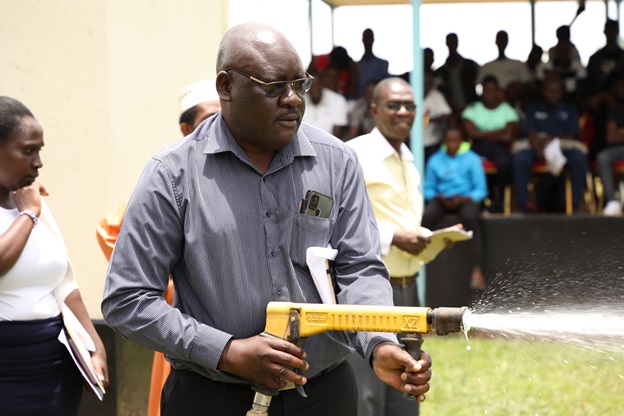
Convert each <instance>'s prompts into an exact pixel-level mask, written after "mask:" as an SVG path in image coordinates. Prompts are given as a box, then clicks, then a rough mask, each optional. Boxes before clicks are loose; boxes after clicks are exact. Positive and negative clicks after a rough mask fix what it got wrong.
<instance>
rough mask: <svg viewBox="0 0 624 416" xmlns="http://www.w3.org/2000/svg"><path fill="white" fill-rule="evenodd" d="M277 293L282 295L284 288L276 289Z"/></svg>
mask: <svg viewBox="0 0 624 416" xmlns="http://www.w3.org/2000/svg"><path fill="white" fill-rule="evenodd" d="M275 293H277V294H278V295H280V296H282V293H283V292H282V289H277V290H276V291H275Z"/></svg>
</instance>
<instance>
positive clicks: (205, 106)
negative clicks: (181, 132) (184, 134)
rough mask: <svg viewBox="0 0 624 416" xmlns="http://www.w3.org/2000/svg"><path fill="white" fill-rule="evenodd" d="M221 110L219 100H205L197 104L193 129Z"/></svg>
mask: <svg viewBox="0 0 624 416" xmlns="http://www.w3.org/2000/svg"><path fill="white" fill-rule="evenodd" d="M219 111H221V106H220V104H219V102H218V101H217V102H203V103H199V104H197V113H195V119H194V120H193V126H192V127H193V130H195V129H196V128H197V126H199V125H200V124H201V123H202V121H204V120H206V119H207V118H208V117H210V116H211V115H213V114H216V113H218V112H219Z"/></svg>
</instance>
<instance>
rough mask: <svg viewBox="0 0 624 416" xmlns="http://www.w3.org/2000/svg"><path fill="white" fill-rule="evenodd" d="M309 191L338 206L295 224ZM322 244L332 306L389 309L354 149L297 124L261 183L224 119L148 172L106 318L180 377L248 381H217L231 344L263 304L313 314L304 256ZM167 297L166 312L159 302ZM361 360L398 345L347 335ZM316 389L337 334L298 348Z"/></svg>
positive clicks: (124, 235) (259, 321) (171, 150)
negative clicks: (300, 307)
mask: <svg viewBox="0 0 624 416" xmlns="http://www.w3.org/2000/svg"><path fill="white" fill-rule="evenodd" d="M308 190H315V191H318V192H320V193H322V194H325V195H328V196H330V197H331V198H333V200H334V206H333V209H332V210H331V213H330V216H329V218H318V217H312V216H307V215H304V214H299V213H298V206H299V202H300V201H301V199H302V198H303V197H304V196H305V194H306V192H307V191H308ZM328 244H331V246H332V247H334V248H336V249H337V250H338V255H337V257H336V263H335V267H336V276H337V278H336V281H337V284H338V287H339V293H338V295H337V298H338V302H339V303H341V304H370V305H392V289H391V287H390V284H389V281H388V274H387V271H386V268H385V266H384V264H383V262H382V260H381V254H380V249H379V233H378V230H377V225H376V223H375V218H374V214H373V210H372V208H371V205H370V201H369V200H368V196H367V193H366V187H365V184H364V179H363V175H362V172H361V168H360V166H359V164H358V161H357V157H356V156H355V153H354V152H353V150H352V149H350V148H349V147H347V146H346V145H344V144H343V143H342V142H341V141H340V140H338V139H336V138H334V137H333V136H331V135H329V134H327V133H324V132H322V131H320V130H318V129H316V128H314V127H311V126H309V125H306V124H302V125H301V128H300V129H299V131H298V133H297V135H296V136H295V138H294V140H293V141H292V142H291V143H290V144H289V145H288V146H286V147H285V148H283V149H282V150H280V151H279V152H278V153H277V154H276V155H275V157H274V158H273V161H272V163H271V165H270V167H269V169H268V171H267V172H266V174H264V175H262V174H260V173H259V172H258V170H257V169H256V168H255V166H254V165H253V164H252V163H251V162H250V161H249V159H248V158H247V156H246V155H245V153H244V152H243V151H242V150H241V148H240V147H239V146H238V144H237V143H236V141H235V140H234V138H233V137H232V135H231V133H230V132H229V130H228V128H227V126H226V124H225V122H224V121H223V119H222V117H221V114H217V115H215V116H213V117H211V118H209V119H208V120H206V121H205V122H204V123H203V124H202V125H201V126H200V127H198V128H197V130H195V132H194V133H193V134H191V135H190V136H188V137H185V138H184V139H182V140H180V141H178V142H175V143H173V144H171V145H170V146H169V147H167V148H166V149H164V150H163V151H161V152H160V153H158V154H157V155H156V156H154V157H153V158H152V159H151V160H150V161H149V162H148V164H147V166H146V167H145V170H144V171H143V174H142V175H141V178H140V179H139V182H138V184H137V186H136V188H135V190H134V192H133V195H132V197H131V198H130V201H129V203H128V208H127V211H126V214H125V217H124V219H123V224H122V227H121V232H120V234H119V237H118V239H117V242H116V245H115V250H114V252H113V255H112V258H111V262H110V266H109V270H108V276H107V280H106V286H105V290H104V299H103V302H102V311H103V313H104V318H105V319H106V321H107V322H108V324H109V325H111V326H112V327H113V328H115V329H116V330H117V331H119V332H120V333H121V334H122V335H124V336H125V337H127V338H128V339H130V340H132V341H134V342H136V343H137V344H140V345H142V346H144V347H147V348H150V349H153V350H157V351H161V352H164V353H165V354H166V355H167V356H168V357H169V359H170V361H171V364H172V366H173V367H174V368H176V369H180V370H181V369H190V370H192V371H195V372H197V373H199V374H202V375H204V376H207V377H210V378H212V379H214V380H219V381H225V382H235V383H236V382H238V383H240V382H244V380H241V379H240V378H238V377H235V376H232V375H231V374H227V373H223V372H220V371H218V370H217V369H216V368H217V364H218V362H219V358H220V356H221V353H222V351H223V348H224V347H225V345H226V344H227V342H228V341H229V340H230V339H231V338H247V337H251V336H254V335H257V334H259V333H261V332H262V331H263V330H264V325H265V318H266V306H267V303H268V302H269V301H289V302H307V303H320V302H321V300H320V296H319V294H318V292H317V290H316V289H315V286H314V284H313V281H312V278H311V276H310V272H309V269H308V267H307V266H306V249H307V248H308V247H312V246H318V247H326V246H327V245H328ZM169 275H171V276H172V278H173V282H174V285H175V297H174V302H173V306H174V307H173V308H172V307H170V306H169V305H167V303H166V301H165V299H164V298H163V297H162V296H161V293H162V292H163V291H164V290H165V289H166V287H167V282H168V277H169ZM347 339H348V341H349V344H350V345H351V346H352V347H353V348H355V349H356V350H357V351H358V352H359V353H360V354H362V355H365V356H367V357H370V353H371V351H372V348H373V347H374V346H375V345H376V344H377V343H378V342H380V341H382V340H390V341H393V342H396V337H395V336H394V335H393V334H375V333H357V334H355V333H353V334H347ZM303 348H304V349H305V350H306V352H307V354H308V358H307V361H308V362H309V363H310V369H309V370H308V372H307V373H306V376H308V377H311V376H314V375H315V374H317V373H318V372H320V371H322V370H323V369H325V368H327V367H329V366H330V365H332V364H334V363H336V362H337V361H339V360H340V359H341V358H342V357H344V356H345V355H347V354H348V353H349V352H350V348H349V347H348V346H347V345H346V344H345V337H344V335H343V334H341V333H334V332H328V333H323V334H319V335H314V336H312V337H310V338H309V339H308V340H306V342H305V343H304V345H303Z"/></svg>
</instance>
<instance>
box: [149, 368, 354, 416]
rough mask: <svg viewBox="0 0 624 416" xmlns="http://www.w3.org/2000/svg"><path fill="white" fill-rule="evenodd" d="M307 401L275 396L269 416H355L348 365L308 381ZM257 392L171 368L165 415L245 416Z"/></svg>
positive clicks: (164, 395) (295, 395)
mask: <svg viewBox="0 0 624 416" xmlns="http://www.w3.org/2000/svg"><path fill="white" fill-rule="evenodd" d="M304 389H305V391H306V393H307V395H308V398H307V399H306V398H304V397H301V396H300V395H299V393H297V391H296V390H295V389H291V390H283V391H280V392H279V395H277V396H275V397H273V399H272V400H271V406H270V408H269V416H319V415H322V416H356V415H357V388H356V385H355V378H354V376H353V370H352V369H351V367H350V366H349V364H347V363H346V362H345V363H343V364H342V365H340V366H338V367H336V368H335V369H333V370H331V371H329V372H327V373H322V374H320V375H319V376H316V377H313V378H311V379H309V380H308V383H307V384H306V385H305V386H304ZM253 396H254V392H253V390H252V389H251V386H249V385H238V384H229V383H221V382H217V381H213V380H210V379H209V378H206V377H202V376H200V375H199V374H197V373H194V372H191V371H177V370H174V369H172V370H171V373H170V374H169V377H168V378H167V381H166V382H165V385H164V387H163V392H162V399H161V408H160V409H161V412H160V413H161V415H162V416H180V415H184V416H195V415H197V416H210V415H215V416H222V415H227V416H245V415H246V413H247V411H248V410H249V409H251V404H252V401H253Z"/></svg>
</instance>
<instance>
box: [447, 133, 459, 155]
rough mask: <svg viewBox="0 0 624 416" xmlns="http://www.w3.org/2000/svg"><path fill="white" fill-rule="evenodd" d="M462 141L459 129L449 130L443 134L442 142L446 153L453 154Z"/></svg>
mask: <svg viewBox="0 0 624 416" xmlns="http://www.w3.org/2000/svg"><path fill="white" fill-rule="evenodd" d="M461 142H462V135H461V132H460V131H459V130H449V131H448V132H446V134H445V135H444V144H445V145H446V153H448V154H449V155H450V156H455V154H456V153H457V149H459V145H460V144H461Z"/></svg>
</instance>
